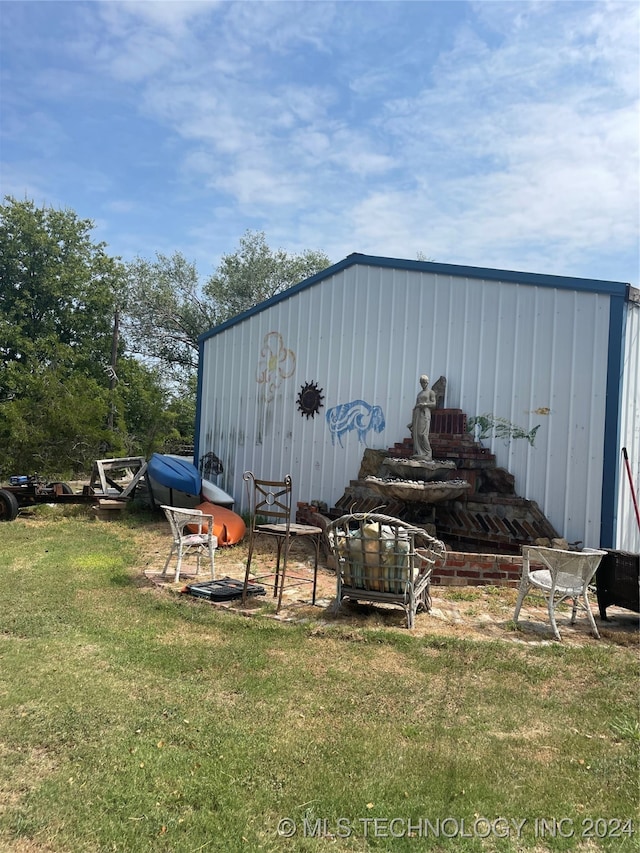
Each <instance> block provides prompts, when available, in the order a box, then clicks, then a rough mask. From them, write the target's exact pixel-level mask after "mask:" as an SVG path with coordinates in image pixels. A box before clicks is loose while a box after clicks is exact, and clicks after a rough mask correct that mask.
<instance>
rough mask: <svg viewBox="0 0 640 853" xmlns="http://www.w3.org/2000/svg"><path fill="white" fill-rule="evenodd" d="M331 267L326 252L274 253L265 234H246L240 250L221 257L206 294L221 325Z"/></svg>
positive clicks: (259, 232) (206, 288)
mask: <svg viewBox="0 0 640 853" xmlns="http://www.w3.org/2000/svg"><path fill="white" fill-rule="evenodd" d="M330 264H331V261H330V260H329V258H328V257H327V256H326V255H325V254H324V253H323V252H318V251H313V250H307V251H305V252H302V253H301V254H297V255H296V254H294V255H290V254H287V252H285V251H284V249H276V250H275V251H273V250H272V249H270V248H269V246H268V245H267V240H266V237H265V235H264V233H263V232H262V231H254V232H252V231H246V232H245V234H244V235H243V236H242V237H241V238H240V246H239V248H238V249H237V250H236V251H235V252H233V253H232V254H230V255H223V256H222V260H221V261H220V264H219V266H218V269H217V270H216V272H215V273H214V274H213V275H212V276H211V278H210V279H209V280H208V281H207V283H206V285H205V287H204V292H205V294H206V295H207V296H208V297H209V298H210V299H211V300H212V303H213V305H214V306H215V318H216V322H217V323H222V322H224V321H225V320H228V319H230V318H231V317H235V316H236V315H237V314H240V313H242V312H243V311H246V310H247V309H248V308H253V306H254V305H258V304H259V303H260V302H263V301H264V300H265V299H269V298H270V297H271V296H275V295H276V294H277V293H281V292H282V291H283V290H286V289H287V288H289V287H292V286H293V285H294V284H298V283H299V282H301V281H304V279H306V278H309V276H312V275H314V274H315V273H317V272H320V271H321V270H323V269H326V267H328V266H330Z"/></svg>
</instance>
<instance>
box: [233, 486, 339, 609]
mask: <svg viewBox="0 0 640 853" xmlns="http://www.w3.org/2000/svg"><path fill="white" fill-rule="evenodd" d="M243 479H244V481H245V482H246V484H247V496H248V498H249V512H250V515H251V520H250V524H249V553H248V555H247V568H246V571H245V576H244V587H243V591H242V602H243V603H245V602H246V600H247V589H248V586H249V574H250V571H251V561H252V558H253V551H254V547H255V542H256V538H257V536H259V535H265V536H273V537H275V540H276V548H277V556H276V570H275V573H274V572H269V573H267V574H264V575H257V576H256V577H254V578H253V580H255V581H258V580H259V581H261V582H262V583H263V584H264V583H266V584H267V585H269V582H268V579H269V578H270V577H271V576H272V575H273V576H274V579H273V583H272V585H273V595H274V598H275V597H276V596H277V598H278V603H277V605H276V613H278V612H279V610H280V608H281V607H282V592H283V590H284V585H285V581H286V578H287V562H288V559H289V545H290V540H291V538H292V537H296V536H306V537H309V538H310V540H311V541H312V543H313V546H314V566H313V581H310V580H309V578H303V577H300V576H299V575H291V576H290V580H293V581H295V583H292V584H290V585H291V586H297V585H299V584H302V583H313V592H312V597H311V603H312V604H315V603H316V587H317V582H318V559H319V556H320V539H321V537H322V528H321V527H315V526H313V525H311V524H297V523H296V522H295V521H291V493H292V484H291V475H290V474H287V475H286V477H285V478H284V480H259V479H257V478H256V477H255V476H254V474H252V473H251V471H245V473H244V474H243ZM281 559H282V567H281V565H280V563H281Z"/></svg>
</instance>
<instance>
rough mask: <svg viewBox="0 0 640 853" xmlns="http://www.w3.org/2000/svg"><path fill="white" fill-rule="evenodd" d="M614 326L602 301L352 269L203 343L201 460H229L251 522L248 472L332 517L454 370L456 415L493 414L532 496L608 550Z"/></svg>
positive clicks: (503, 448)
mask: <svg viewBox="0 0 640 853" xmlns="http://www.w3.org/2000/svg"><path fill="white" fill-rule="evenodd" d="M608 327H609V297H608V296H607V295H603V294H598V293H593V292H579V291H573V290H567V289H556V288H554V287H538V286H535V285H529V284H515V283H513V282H501V281H496V280H482V279H479V278H473V277H469V278H465V277H461V276H452V275H440V274H435V273H431V272H422V271H414V270H407V269H395V268H381V267H376V266H366V265H364V264H355V265H352V266H348V267H347V268H345V269H342V270H340V271H338V272H336V273H335V274H334V275H332V276H330V277H328V278H326V279H324V280H320V281H319V282H318V283H317V284H312V285H311V286H308V287H306V288H303V289H300V290H299V291H298V292H296V293H295V294H294V295H293V296H292V297H291V298H287V299H284V300H282V301H279V302H277V303H275V304H273V305H271V306H268V307H266V308H264V309H263V310H261V311H258V312H256V313H254V314H252V315H251V316H248V317H247V318H246V319H244V320H243V321H241V322H239V323H237V324H235V325H231V326H229V327H228V328H226V329H223V330H222V331H220V332H218V333H216V334H214V335H212V336H211V337H209V338H207V339H206V340H205V341H204V342H203V348H202V360H201V387H202V393H201V400H200V430H199V453H200V455H202V454H203V453H206V452H207V451H210V450H212V451H214V452H215V453H217V454H218V456H220V457H221V458H222V460H223V463H224V466H225V473H224V475H223V478H222V480H221V483H220V484H221V485H222V486H223V488H224V489H225V490H226V491H228V492H230V493H231V494H233V496H234V497H235V499H236V502H237V505H236V508H237V509H238V510H239V511H243V510H244V509H245V508H246V502H245V495H244V488H243V483H242V473H243V471H244V470H247V469H249V470H252V471H254V473H256V475H258V476H261V477H273V478H279V477H280V476H282V475H284V474H285V473H291V475H292V477H293V480H294V488H295V492H296V493H295V499H296V500H305V501H310V500H314V499H317V500H323V501H325V502H326V503H327V504H329V505H330V506H331V505H333V504H334V503H335V501H336V500H337V499H338V498H339V497H340V496H341V495H342V494H343V492H344V488H345V486H346V485H347V484H348V483H349V480H351V479H355V478H356V477H357V473H358V469H359V466H360V461H361V459H362V454H363V452H364V449H365V447H374V448H387V447H390V446H392V445H393V444H394V443H395V442H398V441H402V440H403V439H404V438H405V437H408V436H409V431H408V428H407V424H408V423H409V421H410V419H411V411H412V408H413V405H414V402H415V397H416V395H417V393H418V390H419V383H418V379H419V376H420V374H422V373H425V372H426V373H428V374H429V375H430V377H431V379H432V382H433V381H435V380H436V379H437V378H438V377H439V376H440V375H444V376H446V378H447V383H448V384H447V398H446V405H447V406H448V407H452V408H461V409H463V410H464V411H465V412H466V413H467V415H468V416H469V417H474V416H483V421H482V423H483V425H484V427H485V433H486V434H487V437H486V438H485V439H483V443H484V444H485V446H488V447H490V448H491V450H492V452H494V453H495V454H496V456H497V459H498V464H499V465H501V466H503V467H505V468H507V469H508V470H509V471H510V472H511V473H512V474H514V475H515V478H516V490H517V493H518V494H520V495H521V496H523V497H526V498H529V499H531V500H535V501H537V502H538V504H539V505H540V507H541V508H542V510H543V511H544V512H545V514H546V515H547V516H548V518H549V519H550V521H551V522H552V523H553V525H554V526H555V527H556V529H557V530H558V531H559V532H560V533H562V534H564V535H565V536H566V537H567V538H568V539H569V540H570V541H575V540H578V539H581V540H583V541H584V544H585V545H594V546H595V545H598V544H599V527H600V504H601V488H602V468H603V438H602V436H603V429H604V417H605V414H604V413H605V391H606V378H607V341H608ZM306 383H316V384H317V386H318V387H319V388H321V389H322V393H323V395H324V400H323V408H321V409H320V413H319V414H317V415H316V416H315V417H306V416H305V415H303V414H302V413H301V412H300V411H299V409H298V406H297V402H296V401H297V397H298V394H299V392H300V390H301V387H302V386H303V385H305V384H306ZM636 390H637V387H636ZM628 393H629V394H632V393H633V389H629V392H628ZM338 407H340V408H338ZM375 407H379V409H376V408H375ZM330 410H334V415H339V417H338V418H337V419H336V420H335V421H334V423H333V428H332V427H331V426H330V424H329V423H328V422H327V418H326V414H327V412H328V411H330ZM357 416H360V421H358V417H357ZM382 420H383V422H384V426H383V427H382ZM358 423H360V425H361V429H360V430H359V429H358V428H357V425H358ZM367 427H368V428H367Z"/></svg>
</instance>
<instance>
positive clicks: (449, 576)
mask: <svg viewBox="0 0 640 853" xmlns="http://www.w3.org/2000/svg"><path fill="white" fill-rule="evenodd" d="M297 510H298V511H297V513H296V521H298V522H299V523H301V524H314V525H316V526H317V527H321V528H322V529H323V530H324V529H325V527H326V526H327V524H328V523H329V519H328V518H327V517H326V516H324V515H322V514H321V513H319V512H318V510H317V507H315V506H312V505H311V504H306V503H299V504H298V507H297ZM324 552H325V558H326V556H327V549H326V548H325V549H324ZM325 563H326V565H327V567H328V568H334V566H333V565H332V561H331V560H326V559H325ZM521 573H522V557H519V556H511V555H504V554H468V553H465V552H463V551H447V560H446V563H445V565H444V566H442V567H441V568H436V569H435V570H434V571H433V574H432V575H431V582H432V584H433V585H434V586H510V587H514V588H517V587H518V586H519V585H520V575H521Z"/></svg>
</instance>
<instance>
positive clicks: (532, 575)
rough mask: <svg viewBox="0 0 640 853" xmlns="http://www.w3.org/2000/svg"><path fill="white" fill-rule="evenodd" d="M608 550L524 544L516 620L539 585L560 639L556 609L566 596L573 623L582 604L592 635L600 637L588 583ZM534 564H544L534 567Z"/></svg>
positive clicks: (554, 632)
mask: <svg viewBox="0 0 640 853" xmlns="http://www.w3.org/2000/svg"><path fill="white" fill-rule="evenodd" d="M605 554H606V551H599V550H597V549H595V548H585V549H584V550H583V551H563V550H561V549H559V548H543V547H542V546H538V545H536V546H533V545H523V547H522V578H521V580H520V591H519V593H518V600H517V602H516V609H515V612H514V614H513V621H514V622H515V623H516V624H517V622H518V615H519V613H520V608H521V607H522V602H523V601H524V598H525V596H526V595H527V593H528V592H529V591H530V590H531V589H538V590H540V592H541V593H542V595H543V596H544V598H545V599H546V602H547V609H548V611H549V621H550V622H551V628H552V630H553V636H554V637H555V638H556V640H560V639H561V637H560V631H559V630H558V626H557V624H556V617H555V611H556V608H557V607H558V605H559V604H561V603H562V602H563V601H565V600H566V599H571V600H572V601H573V609H572V611H571V623H570V624H571V625H573V624H574V623H575V621H576V613H577V610H578V607H580V609H581V610H584V611H585V612H586V614H587V618H588V619H589V624H590V625H591V631H592V633H593V636H594V637H596V639H598V640H599V639H600V634H599V633H598V628H597V627H596V622H595V619H594V618H593V613H592V612H591V605H590V603H589V593H588V586H589V584H590V583H591V580H592V578H593V576H594V575H595V573H596V569H597V568H598V566H599V564H600V560H601V559H602V558H603V557H604V555H605ZM532 564H533V565H539V566H544V567H545V568H540V569H534V570H533V571H532V570H531V565H532Z"/></svg>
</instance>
